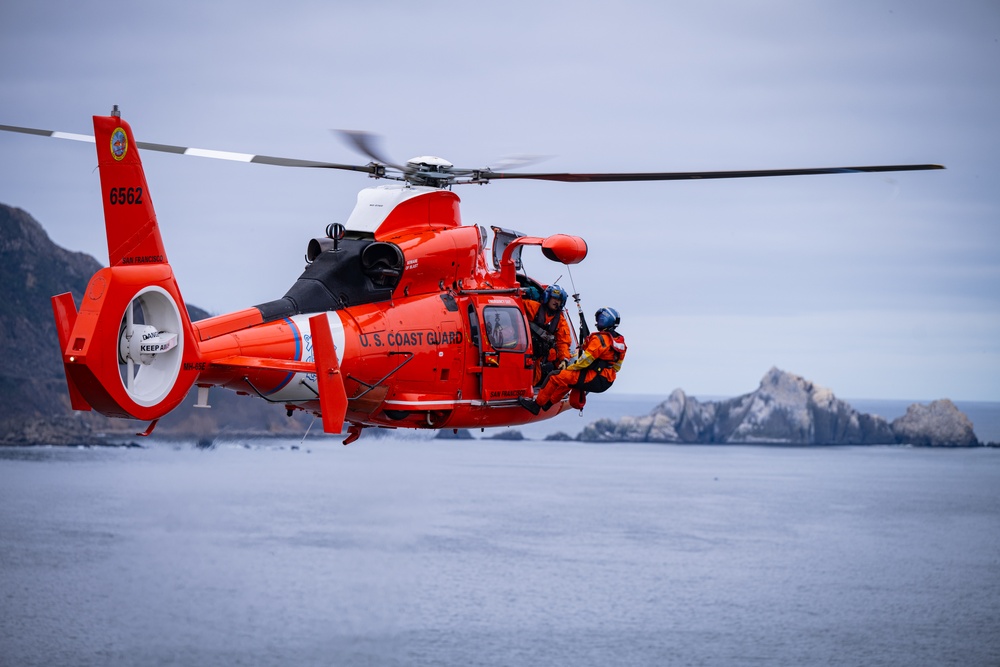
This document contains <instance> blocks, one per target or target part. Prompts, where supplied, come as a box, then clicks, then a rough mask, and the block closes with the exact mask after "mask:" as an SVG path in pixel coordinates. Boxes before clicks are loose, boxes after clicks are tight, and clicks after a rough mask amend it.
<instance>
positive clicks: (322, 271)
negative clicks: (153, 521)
mask: <svg viewBox="0 0 1000 667" xmlns="http://www.w3.org/2000/svg"><path fill="white" fill-rule="evenodd" d="M0 129H2V130H5V131H11V132H20V133H26V134H34V135H41V136H50V137H55V138H63V139H75V140H82V141H92V142H94V144H95V145H96V148H97V157H98V164H99V168H100V178H101V193H102V198H103V202H104V218H105V228H106V233H107V241H108V263H109V266H108V267H107V268H104V269H101V270H100V271H98V272H97V273H96V274H95V275H94V276H93V278H91V280H90V283H89V285H88V287H87V290H86V292H85V294H84V296H83V299H82V302H81V303H80V304H79V306H77V304H76V303H74V300H73V297H72V295H71V294H69V293H66V294H60V295H57V296H53V297H52V308H53V312H54V315H55V319H56V324H57V328H58V332H59V345H60V348H61V349H62V358H63V365H64V368H65V371H66V381H67V385H68V388H69V394H70V398H71V402H72V406H73V409H75V410H97V411H98V412H100V413H102V414H104V415H107V416H110V417H123V418H131V419H138V420H144V421H149V422H150V424H149V426H148V428H147V429H146V431H145V434H149V433H150V432H152V430H153V427H154V426H155V424H156V422H157V420H158V419H159V418H160V417H162V416H163V415H165V414H167V413H168V412H170V411H171V410H173V409H174V408H175V407H177V405H178V404H179V403H180V402H181V401H182V400H183V399H184V397H185V395H187V394H188V392H189V391H190V390H191V388H192V387H197V388H198V392H197V393H198V399H197V400H198V402H197V405H199V406H202V407H207V406H208V392H209V389H210V388H211V387H224V388H226V389H230V390H234V391H237V392H240V393H245V394H252V395H256V396H259V397H260V398H262V399H264V400H266V401H268V402H270V403H278V404H280V405H283V406H284V407H285V408H286V409H287V410H288V412H289V414H292V412H293V411H296V410H306V411H309V412H311V413H313V414H316V415H319V416H321V417H322V423H323V429H324V431H326V432H330V433H342V432H343V429H344V425H345V423H346V425H347V429H348V436H347V438H346V440H345V441H344V443H345V444H347V443H348V442H351V441H353V440H355V439H356V438H357V437H358V436H359V435H360V434H361V431H362V429H363V428H366V427H392V428H425V429H426V428H429V429H441V428H448V429H458V428H478V427H493V426H509V425H518V424H524V423H526V422H531V421H537V420H541V419H547V418H549V417H552V416H554V415H556V414H558V413H559V412H560V411H561V410H563V409H565V408H567V407H569V405H568V401H564V402H563V403H561V404H560V405H558V406H555V407H556V408H557V409H552V410H549V411H547V412H542V413H541V414H539V415H537V416H535V415H533V414H531V413H530V412H528V411H526V410H524V409H522V408H521V407H520V405H519V404H518V402H517V399H518V398H519V397H531V396H532V395H533V388H532V381H533V358H532V341H531V336H530V335H529V329H528V325H527V323H526V319H525V315H524V299H525V298H526V297H525V293H526V292H527V291H528V290H531V289H532V288H534V289H538V288H541V287H544V286H542V285H539V284H538V283H537V282H536V281H535V280H533V279H532V278H531V277H530V276H528V275H527V274H526V273H524V271H523V268H522V265H521V262H520V253H521V249H522V248H524V247H525V246H540V247H541V251H542V254H543V255H544V256H545V257H546V258H548V259H550V260H552V261H556V262H561V263H563V264H576V263H578V262H581V261H582V260H583V259H584V258H585V257H586V256H587V244H586V242H585V241H584V240H583V239H582V238H580V237H578V236H572V235H568V234H555V235H552V236H548V237H545V238H541V237H536V236H527V235H524V234H521V233H519V232H514V231H510V230H506V229H500V228H493V233H494V237H493V243H492V258H488V257H487V253H486V247H487V238H486V231H485V230H484V229H483V228H481V227H478V226H474V225H463V224H462V221H461V216H460V213H459V198H458V196H457V195H456V194H454V192H453V191H452V186H454V185H459V184H469V183H472V184H476V183H478V184H483V183H488V182H490V181H494V180H501V179H535V180H548V181H565V182H608V181H664V180H684V179H714V178H748V177H761V176H792V175H807V174H837V173H851V172H885V171H912V170H924V169H940V168H941V167H940V166H939V165H933V164H917V165H888V166H866V167H840V168H820V169H778V170H758V171H716V172H680V173H678V172H666V173H592V174H584V173H516V172H510V171H493V170H491V169H488V168H481V169H460V168H456V167H454V166H453V165H452V164H451V163H449V162H448V161H446V160H443V159H441V158H438V157H430V156H425V157H418V158H413V159H412V160H410V161H408V162H407V163H406V164H403V165H400V164H394V163H393V162H391V161H390V160H386V159H385V158H383V157H382V156H381V155H380V154H379V151H378V150H377V149H376V147H375V144H374V143H373V141H372V137H371V135H368V134H365V133H357V132H355V133H346V136H347V138H348V139H349V140H350V141H351V142H352V143H353V144H354V146H355V147H356V148H357V149H358V150H360V151H361V152H362V153H364V154H365V155H367V156H368V157H370V158H371V162H369V163H367V164H364V165H348V164H335V163H329V162H316V161H308V160H297V159H289V158H281V157H268V156H262V155H248V154H241V153H225V152H221V151H210V150H203V149H194V148H185V147H180V146H171V145H165V144H153V143H145V142H136V141H135V138H134V137H133V134H132V129H131V127H130V126H129V124H128V123H127V122H125V121H124V120H123V119H122V118H121V115H120V113H119V111H118V107H117V105H116V106H115V107H114V110H113V111H112V113H111V114H110V115H108V116H94V135H93V136H89V135H79V134H70V133H65V132H56V131H50V130H38V129H33V128H25V127H17V126H10V125H0ZM139 149H142V150H153V151H164V152H168V153H182V154H188V155H200V156H204V157H217V158H223V159H230V160H239V161H244V162H257V163H262V164H272V165H279V166H290V167H310V168H320V169H338V170H347V171H356V172H361V173H365V174H368V175H369V176H371V177H373V178H376V179H386V180H390V181H394V182H393V183H391V184H389V185H380V186H375V187H369V188H365V189H363V190H362V191H361V192H360V194H359V195H358V201H357V205H356V206H355V208H354V211H353V213H352V214H351V216H350V217H349V218H348V220H347V221H346V223H345V224H343V225H339V224H335V225H330V226H329V227H328V228H327V234H326V236H325V237H321V238H314V239H312V240H310V241H309V242H308V247H307V252H306V260H307V262H308V264H307V266H306V268H305V271H304V272H303V273H302V275H301V276H300V277H299V279H298V280H297V281H296V282H295V283H294V284H293V285H292V286H291V288H290V289H289V290H288V291H287V293H286V294H285V295H284V296H283V297H282V298H280V299H276V300H274V301H267V302H264V303H261V304H258V305H255V306H252V307H249V308H245V309H243V310H238V311H236V312H233V313H228V314H225V315H219V316H216V317H210V318H208V319H204V320H200V321H196V322H192V321H191V320H190V318H189V317H188V313H187V308H186V307H185V305H184V300H183V298H182V296H181V291H180V289H179V287H178V285H177V282H176V280H175V279H174V275H173V271H172V270H171V267H170V264H169V262H168V261H167V254H166V250H165V248H164V247H163V242H162V240H161V238H160V232H159V228H158V223H157V220H156V214H155V212H154V211H153V203H152V198H151V196H150V192H149V187H148V185H147V183H146V178H145V175H144V173H143V168H142V162H141V160H140V156H139ZM490 259H492V261H490ZM581 319H582V316H581Z"/></svg>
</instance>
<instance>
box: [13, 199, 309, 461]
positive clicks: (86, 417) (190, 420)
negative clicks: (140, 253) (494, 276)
mask: <svg viewBox="0 0 1000 667" xmlns="http://www.w3.org/2000/svg"><path fill="white" fill-rule="evenodd" d="M101 266H102V265H101V263H100V262H98V261H97V260H96V259H94V258H93V257H91V256H89V255H86V254H84V253H79V252H72V251H69V250H66V249H64V248H60V247H59V246H57V245H56V244H54V243H53V242H52V240H51V239H50V238H49V236H48V234H47V233H46V232H45V230H44V229H43V228H42V226H41V225H40V224H39V223H38V221H36V220H35V219H34V218H33V217H31V215H29V214H28V213H27V212H26V211H24V210H22V209H19V208H13V207H10V206H6V205H4V204H0V279H2V281H3V282H2V285H3V287H4V289H3V290H0V350H2V351H3V353H2V354H3V356H2V357H0V361H2V364H0V429H2V433H0V444H32V443H41V442H44V443H50V444H72V443H90V442H95V441H97V440H99V439H100V438H99V435H98V434H103V433H110V434H117V435H118V436H120V437H122V438H125V437H127V438H131V437H133V434H134V433H136V432H137V431H144V430H145V429H146V424H145V423H144V422H138V421H132V420H122V419H109V418H107V417H104V416H102V415H99V414H96V413H93V412H74V411H73V410H71V409H70V406H69V396H68V394H67V390H66V380H65V376H64V374H63V369H62V361H61V357H60V352H59V344H58V337H57V334H56V326H55V321H54V319H53V317H52V307H51V305H50V301H49V299H50V297H52V296H53V295H55V294H61V293H63V292H70V293H72V294H73V298H74V300H75V301H76V303H77V305H79V303H80V298H81V297H82V295H83V293H84V291H85V289H86V287H87V283H88V282H89V280H90V277H91V276H92V275H93V274H94V273H95V272H96V271H97V270H98V269H100V268H101ZM182 289H183V286H182ZM188 312H189V313H190V314H191V318H192V319H194V320H199V319H203V318H205V317H208V313H206V312H205V311H203V310H201V309H200V308H197V307H195V306H191V305H190V304H189V305H188ZM193 393H194V392H192V395H191V396H189V398H188V400H186V401H185V402H184V404H183V405H182V406H181V407H180V408H178V409H177V410H175V411H174V412H173V413H171V414H170V415H167V416H166V417H164V418H163V419H162V420H161V421H160V423H159V424H158V425H157V427H156V434H157V435H158V436H165V435H171V436H177V437H182V436H183V437H212V436H214V435H216V434H219V433H227V434H272V433H287V434H289V435H291V434H297V433H303V432H304V431H305V429H306V428H307V427H308V425H309V420H310V418H309V417H306V416H304V415H296V416H295V417H293V418H288V417H286V415H285V411H284V409H283V407H282V406H280V405H267V404H265V403H264V402H263V401H261V400H260V399H258V398H246V397H238V396H236V395H235V394H234V393H232V392H228V391H215V392H212V394H211V397H210V403H211V404H212V406H213V407H212V409H211V410H195V409H193V408H192V407H191V406H192V405H193V404H194V402H195V398H194V395H193ZM262 406H263V409H262Z"/></svg>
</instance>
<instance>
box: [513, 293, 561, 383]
mask: <svg viewBox="0 0 1000 667" xmlns="http://www.w3.org/2000/svg"><path fill="white" fill-rule="evenodd" d="M567 296H568V295H567V294H566V290H564V289H563V288H561V287H559V285H549V286H548V287H546V288H545V292H544V293H543V294H542V301H541V302H540V303H539V302H538V301H532V300H530V299H525V300H524V310H525V312H526V313H527V315H528V326H529V327H530V328H531V349H532V356H533V357H534V382H533V384H534V386H536V387H537V386H539V385H540V384H542V382H543V381H544V380H545V378H546V377H547V376H548V374H549V373H551V372H553V371H557V370H562V369H563V368H566V364H567V363H568V360H569V357H570V350H569V347H570V343H571V338H570V331H569V323H568V322H567V321H566V318H565V317H563V315H562V311H563V308H564V307H565V306H566V297H567Z"/></svg>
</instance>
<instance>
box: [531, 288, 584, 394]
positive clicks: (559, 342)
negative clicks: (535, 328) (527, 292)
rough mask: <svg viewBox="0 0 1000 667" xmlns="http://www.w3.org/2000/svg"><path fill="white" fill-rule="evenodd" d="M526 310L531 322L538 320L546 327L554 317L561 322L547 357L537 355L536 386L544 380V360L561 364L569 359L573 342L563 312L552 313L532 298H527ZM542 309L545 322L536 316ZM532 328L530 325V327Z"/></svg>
mask: <svg viewBox="0 0 1000 667" xmlns="http://www.w3.org/2000/svg"><path fill="white" fill-rule="evenodd" d="M524 311H525V312H526V313H527V315H528V321H529V322H536V324H538V325H539V326H541V327H542V328H544V329H549V328H550V326H549V325H550V323H551V322H552V320H553V319H554V318H557V317H558V318H559V324H558V325H556V330H555V334H554V335H555V342H554V343H553V345H552V347H551V348H550V349H549V353H548V355H546V357H545V359H540V358H538V357H535V379H534V382H533V384H535V385H536V386H537V385H538V383H540V382H541V381H542V364H541V362H542V361H548V362H550V363H552V364H553V365H555V366H558V365H559V362H561V361H564V360H566V359H569V355H570V352H569V346H570V343H571V342H572V339H571V338H570V332H569V324H568V323H567V322H566V318H565V317H563V314H562V312H561V311H560V312H558V313H556V314H555V315H551V314H550V313H549V311H548V309H547V308H545V307H544V304H542V303H540V302H538V301H532V300H530V299H525V301H524ZM539 311H542V317H541V318H540V319H542V320H543V322H538V321H537V320H536V319H535V318H536V317H538V312H539ZM529 328H530V327H529Z"/></svg>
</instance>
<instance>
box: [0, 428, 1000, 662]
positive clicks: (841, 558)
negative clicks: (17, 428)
mask: <svg viewBox="0 0 1000 667" xmlns="http://www.w3.org/2000/svg"><path fill="white" fill-rule="evenodd" d="M306 442H307V443H308V444H307V445H305V446H303V447H302V448H301V449H293V445H295V444H297V442H293V441H289V442H285V443H279V444H280V445H281V446H276V445H275V443H274V442H273V441H272V442H270V443H266V444H264V443H261V444H257V445H253V446H251V447H250V448H244V447H241V446H238V445H236V444H229V445H225V444H223V445H220V446H219V447H217V448H216V449H214V450H211V451H198V450H196V449H194V448H192V447H188V446H183V447H178V446H170V445H165V444H160V445H154V446H152V447H151V448H149V449H85V450H76V449H73V450H71V449H43V448H32V449H27V450H17V449H0V536H2V538H0V563H2V567H0V605H2V606H0V664H2V665H5V666H6V665H11V666H13V665H19V666H20V665H46V666H51V665H143V666H155V665H184V666H189V665H463V666H466V665H602V666H603V665H900V666H902V665H906V666H911V665H997V664H1000V450H996V449H969V450H949V451H939V450H933V449H914V448H905V447H853V448H818V449H817V448H781V447H734V446H729V447H718V446H716V447H710V446H662V445H587V444H578V443H559V442H527V441H525V442H498V441H484V440H479V441H471V442H470V441H457V442H456V441H450V442H449V441H434V440H430V441H419V440H409V441H407V440H401V439H382V440H361V441H358V442H356V443H354V444H352V445H350V446H348V447H342V446H341V445H339V444H336V441H330V440H323V441H318V440H316V441H309V440H307V441H306Z"/></svg>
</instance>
